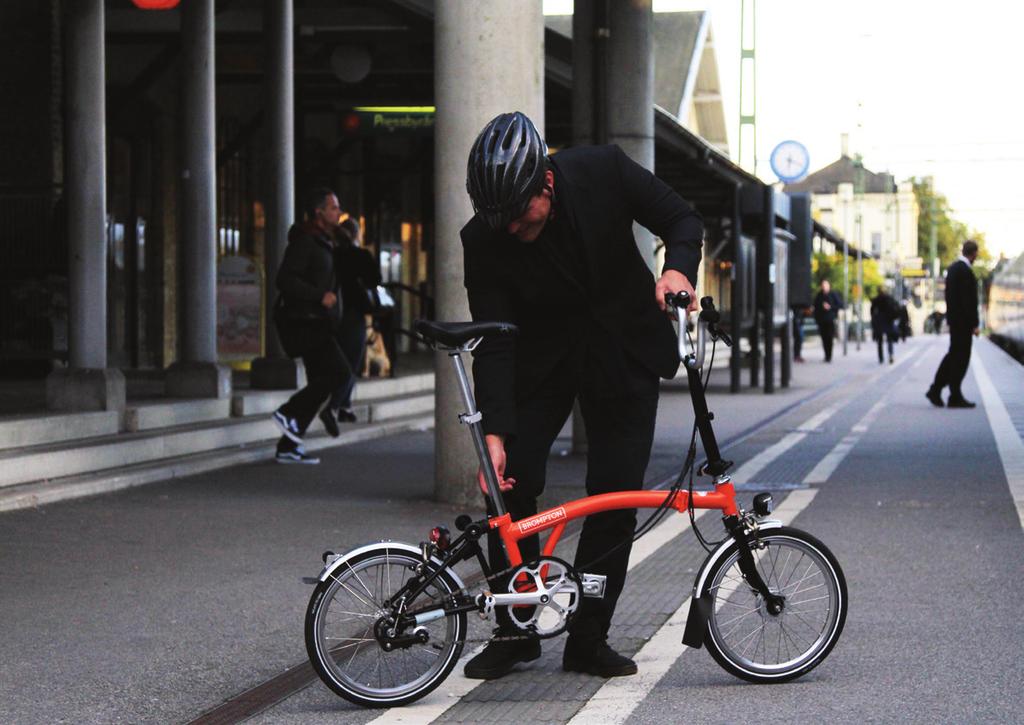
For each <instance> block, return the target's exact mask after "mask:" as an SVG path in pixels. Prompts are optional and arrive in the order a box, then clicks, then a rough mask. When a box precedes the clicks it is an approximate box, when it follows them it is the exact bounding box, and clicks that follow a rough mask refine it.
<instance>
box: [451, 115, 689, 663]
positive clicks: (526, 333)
mask: <svg viewBox="0 0 1024 725" xmlns="http://www.w3.org/2000/svg"><path fill="white" fill-rule="evenodd" d="M467 188H468V190H469V193H470V197H471V198H472V201H473V206H474V209H475V210H476V212H477V213H476V215H475V216H474V217H473V218H472V219H471V220H470V222H469V223H468V224H466V226H465V227H464V228H463V230H462V243H463V247H464V252H465V284H466V290H467V293H468V296H469V306H470V310H471V312H472V315H473V319H474V320H478V321H507V322H512V323H515V324H516V325H517V326H518V328H519V334H518V336H517V337H515V338H507V337H497V338H492V339H487V340H485V341H484V342H483V343H482V344H481V345H480V346H479V347H478V348H477V350H476V351H475V353H474V363H473V374H474V380H475V387H476V399H477V403H478V406H479V409H480V411H481V412H482V414H483V420H482V425H483V428H484V432H485V435H486V442H487V448H488V451H489V453H490V457H491V460H492V462H493V464H494V468H495V472H496V473H497V479H498V481H499V482H500V484H501V489H502V491H503V492H504V493H503V495H504V500H505V505H506V508H507V510H508V511H509V513H510V514H511V515H512V518H513V520H515V519H521V518H524V517H527V516H530V515H532V514H534V513H536V512H537V497H538V496H539V495H540V493H541V492H542V491H543V489H544V483H545V467H546V463H547V459H548V455H549V452H550V450H551V445H552V443H553V442H554V440H555V437H556V436H557V435H558V432H559V431H560V430H561V428H562V426H563V424H564V423H565V421H566V419H567V418H568V417H569V415H570V413H571V412H572V408H573V403H574V401H576V400H577V398H578V399H579V403H580V408H581V410H582V413H583V418H584V421H585V423H586V432H587V439H588V451H587V477H586V488H587V493H588V494H590V495H593V494H600V493H606V492H610V491H620V490H630V489H638V488H640V487H641V486H642V485H643V481H644V472H645V470H646V467H647V463H648V459H649V457H650V451H651V445H652V443H653V438H654V422H655V414H656V411H657V404H658V390H659V378H671V377H673V376H674V375H675V373H676V371H677V369H678V368H679V356H678V352H677V345H676V336H675V332H674V331H673V328H672V324H671V321H670V319H669V317H668V316H667V314H666V312H665V311H664V310H665V301H664V300H665V295H666V294H667V293H675V292H678V291H681V290H685V291H687V292H689V293H690V294H691V296H694V297H695V295H694V293H693V284H692V282H693V281H694V280H696V275H697V267H698V264H699V263H700V255H701V251H700V250H701V244H702V239H703V222H702V220H701V217H700V215H699V214H698V213H697V212H696V211H695V210H694V209H693V208H692V207H690V205H689V204H687V203H686V202H685V201H683V200H682V199H681V198H680V197H679V196H678V195H677V194H676V193H675V192H674V191H672V190H671V189H670V188H669V187H668V186H667V185H666V184H665V183H664V182H662V181H661V180H659V179H658V178H657V177H655V176H654V175H653V174H651V173H650V172H649V171H647V170H646V169H644V168H643V167H641V166H640V165H638V164H637V163H635V162H634V161H632V160H631V159H629V158H628V157H627V156H626V154H624V153H623V152H622V150H621V149H619V148H618V147H617V146H588V147H577V148H571V149H566V150H564V151H561V152H559V153H557V154H555V155H554V156H552V157H550V158H549V157H548V156H547V147H546V145H545V144H544V142H543V140H542V139H541V137H540V134H539V132H538V131H537V129H536V128H535V127H534V125H533V123H532V122H531V121H530V119H528V118H527V117H526V116H524V115H523V114H521V113H508V114H502V115H501V116H498V117H497V118H495V119H494V120H492V121H491V122H490V123H489V124H488V125H487V126H486V127H485V128H484V130H483V131H482V132H481V133H480V135H479V136H478V138H477V140H476V143H475V144H474V146H473V150H472V151H471V153H470V159H469V165H468V179H467ZM634 220H635V221H637V222H639V223H640V224H642V225H643V226H645V227H647V228H648V229H650V230H651V231H652V232H654V233H655V234H656V235H658V236H659V237H660V238H661V239H662V240H663V241H664V242H665V247H666V255H665V269H664V272H663V274H662V276H661V278H660V279H659V280H658V281H657V283H655V279H654V276H653V275H652V273H651V270H650V269H649V268H648V266H647V264H646V263H645V262H644V260H643V257H642V256H641V255H640V252H639V250H638V249H637V246H636V242H635V241H634V238H633V232H632V227H633V222H634ZM480 476H481V488H482V489H485V486H484V484H483V483H482V480H483V479H482V472H481V474H480ZM485 493H486V490H485ZM635 527H636V510H635V509H633V510H625V511H609V512H605V513H601V514H597V515H594V516H590V517H588V518H587V519H586V521H585V522H584V525H583V531H582V534H581V536H580V542H579V545H578V548H577V552H576V560H575V564H576V566H577V568H578V570H579V571H584V572H588V573H592V574H601V575H605V576H607V586H606V591H605V596H604V598H603V599H601V600H598V599H591V598H585V599H583V600H582V602H581V604H580V608H579V610H578V612H577V614H576V619H575V621H574V622H573V624H572V625H571V627H570V631H569V639H568V642H567V643H566V647H565V653H564V657H563V660H562V666H563V668H564V669H565V670H567V671H580V672H588V673H590V674H593V675H598V676H602V677H612V676H617V675H630V674H634V673H635V672H636V671H637V670H636V664H635V663H634V662H633V661H632V660H630V659H628V658H627V657H624V656H622V655H620V654H618V653H617V652H615V651H614V650H612V649H611V648H610V647H609V646H608V644H607V641H606V640H607V636H608V628H609V626H610V624H611V618H612V614H613V612H614V611H615V604H616V601H617V599H618V597H619V594H620V593H621V592H622V588H623V586H624V583H625V577H626V569H627V565H628V561H629V551H630V547H631V544H632V537H633V532H634V529H635ZM488 543H489V553H490V560H491V566H492V567H493V568H494V569H495V570H497V571H500V570H503V569H505V568H506V567H507V566H508V564H507V559H506V558H505V555H504V551H503V549H502V547H501V542H500V540H498V537H491V538H490V541H489V542H488ZM521 552H522V554H523V557H524V559H525V560H526V561H530V560H531V559H532V558H535V557H537V556H538V554H539V545H538V541H537V537H531V538H530V539H526V540H524V541H523V542H522V545H521ZM495 634H496V635H497V637H496V639H495V640H493V641H492V642H491V643H490V644H489V645H488V646H487V647H486V648H485V649H484V651H483V652H482V653H481V654H479V655H477V657H475V658H474V659H473V660H471V661H470V662H469V663H468V664H467V665H466V668H465V672H466V675H467V676H468V677H472V678H478V679H492V678H496V677H501V676H503V675H504V674H506V673H507V672H509V671H510V670H511V669H512V668H513V666H514V665H515V664H516V663H518V662H527V661H530V660H534V659H536V658H538V657H539V656H540V642H539V641H538V640H537V639H536V638H532V639H523V635H525V634H526V632H524V631H523V630H520V629H517V628H516V627H515V625H514V623H512V622H511V618H510V617H509V615H508V613H507V612H501V613H500V614H499V616H498V629H497V630H495Z"/></svg>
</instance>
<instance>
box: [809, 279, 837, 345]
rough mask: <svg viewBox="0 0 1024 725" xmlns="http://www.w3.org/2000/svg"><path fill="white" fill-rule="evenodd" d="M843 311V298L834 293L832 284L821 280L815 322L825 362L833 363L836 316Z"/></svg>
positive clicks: (815, 306) (816, 296) (815, 300)
mask: <svg viewBox="0 0 1024 725" xmlns="http://www.w3.org/2000/svg"><path fill="white" fill-rule="evenodd" d="M841 309H843V298H842V297H840V296H839V293H838V292H833V291H832V284H831V283H830V282H829V281H828V280H827V279H823V280H821V289H820V290H819V291H818V294H816V295H815V296H814V321H815V322H816V323H817V325H818V334H820V335H821V346H822V347H823V348H825V362H832V342H833V341H834V340H835V338H836V316H837V315H838V314H839V310H841Z"/></svg>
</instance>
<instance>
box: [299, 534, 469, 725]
mask: <svg viewBox="0 0 1024 725" xmlns="http://www.w3.org/2000/svg"><path fill="white" fill-rule="evenodd" d="M420 563H421V560H420V559H419V558H418V557H417V556H415V555H414V554H412V553H410V552H408V551H405V550H402V549H396V548H394V547H389V546H388V545H387V544H381V545H380V546H378V547H374V548H373V549H370V550H368V551H366V552H364V553H362V554H360V555H359V556H357V557H355V558H354V559H352V560H351V561H349V562H347V564H346V565H345V566H342V567H340V568H338V569H337V570H336V571H335V572H334V573H333V574H332V575H331V576H328V577H327V579H326V580H325V581H322V582H320V583H319V584H318V585H317V587H316V590H315V591H314V592H313V596H312V598H311V599H310V602H309V608H308V609H307V611H306V649H307V651H308V652H309V659H310V662H312V664H313V667H314V669H315V670H316V672H317V674H318V675H320V679H322V680H323V681H324V683H325V684H326V685H327V686H328V687H330V688H331V689H332V690H334V691H335V692H336V693H337V694H339V695H341V696H342V697H344V698H345V699H347V700H349V701H351V702H354V703H356V704H358V705H363V706H366V707H394V706H398V705H405V704H408V703H410V702H413V701H414V700H418V699H419V698H421V697H423V696H424V695H426V694H427V693H429V692H430V691H431V690H433V689H434V688H435V687H437V686H438V685H439V684H441V682H443V681H444V679H445V678H446V677H447V676H448V674H449V673H450V672H451V671H452V668H453V667H454V666H455V663H456V662H457V661H458V659H459V655H460V654H461V653H462V647H463V644H464V642H465V639H466V615H465V613H461V614H456V615H452V616H444V617H440V618H439V619H435V620H433V621H431V622H426V623H424V624H423V625H420V627H417V630H420V628H421V627H422V628H423V630H425V635H426V641H424V642H419V641H417V642H416V643H414V644H411V645H408V646H403V647H397V648H395V649H393V650H392V651H390V652H386V651H385V650H384V649H383V648H382V647H381V645H380V643H379V642H378V640H377V637H376V634H375V628H376V627H377V623H378V622H379V621H380V619H381V618H382V617H384V616H385V615H387V614H388V613H389V612H388V608H387V607H386V606H385V602H388V601H389V600H390V598H391V596H392V595H393V594H394V593H395V592H396V591H397V590H398V589H400V588H401V587H402V585H404V584H405V583H406V582H407V581H408V580H409V579H410V577H412V576H414V575H415V572H416V568H417V566H418V565H419V564H420ZM457 589H458V584H457V583H456V581H455V579H454V578H453V577H452V576H451V575H449V574H448V572H442V573H441V575H440V576H438V577H437V578H436V579H435V580H434V582H433V583H432V584H431V586H430V587H428V589H427V591H426V592H425V593H424V594H422V595H420V597H418V598H417V599H416V600H415V601H412V602H408V603H407V606H408V608H410V609H422V608H423V607H428V606H430V604H431V602H432V601H435V602H436V603H437V606H438V607H441V606H442V605H443V603H444V602H445V600H446V599H448V598H450V596H451V595H452V594H453V593H455V592H456V591H457Z"/></svg>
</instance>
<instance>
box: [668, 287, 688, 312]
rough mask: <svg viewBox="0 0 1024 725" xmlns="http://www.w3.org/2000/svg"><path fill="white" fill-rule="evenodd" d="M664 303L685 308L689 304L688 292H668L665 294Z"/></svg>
mask: <svg viewBox="0 0 1024 725" xmlns="http://www.w3.org/2000/svg"><path fill="white" fill-rule="evenodd" d="M665 303H666V304H667V305H668V306H669V307H676V308H679V309H682V310H685V309H686V308H687V307H689V306H690V293H689V292H685V291H683V292H676V293H675V294H673V293H671V292H669V293H668V294H666V295H665Z"/></svg>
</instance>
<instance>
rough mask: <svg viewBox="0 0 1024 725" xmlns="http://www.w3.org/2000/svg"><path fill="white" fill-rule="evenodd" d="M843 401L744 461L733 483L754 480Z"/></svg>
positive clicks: (829, 415)
mask: <svg viewBox="0 0 1024 725" xmlns="http://www.w3.org/2000/svg"><path fill="white" fill-rule="evenodd" d="M844 402H845V401H841V402H837V403H833V404H832V405H830V406H829V407H827V408H825V409H824V410H822V411H821V412H819V413H816V414H815V415H813V416H811V417H810V418H808V419H807V420H806V421H804V422H803V423H801V424H800V425H798V426H797V427H796V429H795V430H794V431H793V432H792V433H787V434H786V435H785V436H783V437H782V439H781V440H780V441H778V442H777V443H774V444H773V445H770V446H768V447H767V448H765V449H764V450H763V451H761V452H760V453H758V454H757V455H756V456H754V457H753V458H751V459H750V460H748V461H746V462H745V463H744V464H743V465H742V466H740V467H739V468H737V469H736V471H735V473H733V474H732V480H733V482H735V483H747V482H749V481H751V480H752V479H754V478H755V477H756V476H757V474H759V473H760V472H761V471H763V470H764V469H765V468H767V467H768V465H769V464H770V463H771V462H772V461H774V460H775V459H776V458H778V457H779V456H781V455H782V454H783V453H785V452H786V451H788V450H789V449H790V448H792V447H793V446H795V445H796V444H797V443H799V442H800V441H802V440H803V439H804V438H806V437H807V435H808V431H812V430H817V429H818V428H820V427H821V426H822V425H823V424H824V423H825V421H827V420H828V419H829V418H831V417H832V416H833V415H835V414H836V413H837V412H839V410H840V408H842V407H843V405H844Z"/></svg>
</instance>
